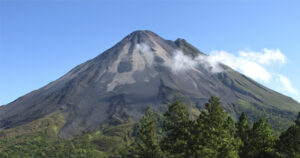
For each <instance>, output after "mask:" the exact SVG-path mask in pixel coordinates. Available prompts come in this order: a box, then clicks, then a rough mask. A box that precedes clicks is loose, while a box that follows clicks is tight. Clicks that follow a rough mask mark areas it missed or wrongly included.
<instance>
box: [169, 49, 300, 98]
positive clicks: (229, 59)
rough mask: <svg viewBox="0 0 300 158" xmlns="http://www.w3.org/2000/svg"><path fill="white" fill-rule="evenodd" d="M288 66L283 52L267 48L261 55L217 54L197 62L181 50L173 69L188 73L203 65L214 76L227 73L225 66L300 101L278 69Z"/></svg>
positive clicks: (295, 91)
mask: <svg viewBox="0 0 300 158" xmlns="http://www.w3.org/2000/svg"><path fill="white" fill-rule="evenodd" d="M286 62H287V59H286V57H285V56H284V54H283V53H282V52H281V51H280V50H279V49H267V48H264V49H262V51H258V52H254V51H249V50H246V51H239V52H238V53H237V54H236V55H235V54H232V53H229V52H226V51H223V50H220V51H218V50H215V51H212V52H211V53H210V55H209V56H205V55H199V56H197V57H195V58H194V59H193V58H191V57H190V56H186V55H184V53H183V52H182V51H180V50H179V51H175V52H174V56H173V65H172V69H173V70H175V71H177V72H178V71H184V70H188V69H193V68H194V67H195V66H197V65H198V64H201V65H202V66H203V67H204V68H206V69H207V70H208V71H210V72H211V73H220V72H223V71H224V69H223V68H222V66H221V65H220V63H223V64H225V65H227V66H229V67H231V68H232V69H234V70H236V71H239V72H241V73H243V74H245V75H246V76H248V77H250V78H252V79H254V80H256V81H261V82H263V83H265V84H266V85H269V87H270V88H275V89H277V90H279V91H280V92H282V93H287V94H290V95H291V96H292V97H293V98H295V99H297V98H298V100H299V99H300V94H299V91H298V90H297V89H296V88H294V87H293V86H292V83H291V82H290V80H289V79H288V78H287V77H286V76H283V75H280V74H279V73H278V70H277V69H275V68H276V66H277V65H281V64H285V63H286ZM278 83H279V84H278ZM277 86H279V87H277ZM276 87H277V88H276Z"/></svg>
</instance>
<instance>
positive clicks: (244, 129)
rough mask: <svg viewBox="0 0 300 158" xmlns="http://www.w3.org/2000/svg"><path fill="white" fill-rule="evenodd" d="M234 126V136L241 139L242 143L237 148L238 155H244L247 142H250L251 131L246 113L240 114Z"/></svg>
mask: <svg viewBox="0 0 300 158" xmlns="http://www.w3.org/2000/svg"><path fill="white" fill-rule="evenodd" d="M236 128H237V133H236V136H237V137H238V138H240V139H241V141H242V144H241V145H240V148H239V156H240V157H246V153H247V151H248V146H249V142H250V140H249V134H250V131H251V128H250V126H249V124H248V121H247V116H246V113H244V112H243V113H242V114H241V116H240V118H239V121H238V123H237V124H236Z"/></svg>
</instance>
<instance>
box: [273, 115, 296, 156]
mask: <svg viewBox="0 0 300 158" xmlns="http://www.w3.org/2000/svg"><path fill="white" fill-rule="evenodd" d="M276 148H277V150H278V152H279V153H280V155H281V156H282V157H286V158H299V157H300V112H299V113H298V117H297V119H296V121H295V124H293V125H291V126H290V127H289V128H288V129H287V130H286V131H284V132H282V133H281V135H280V137H279V140H278V141H277V143H276Z"/></svg>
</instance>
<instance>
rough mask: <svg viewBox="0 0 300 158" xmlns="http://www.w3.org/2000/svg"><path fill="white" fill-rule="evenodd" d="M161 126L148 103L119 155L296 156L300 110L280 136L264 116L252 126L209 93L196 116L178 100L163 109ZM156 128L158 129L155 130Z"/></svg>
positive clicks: (299, 150)
mask: <svg viewBox="0 0 300 158" xmlns="http://www.w3.org/2000/svg"><path fill="white" fill-rule="evenodd" d="M161 126H162V127H161V129H160V128H159V127H160V125H158V121H157V119H156V117H155V115H154V113H153V112H152V111H151V109H150V108H148V109H147V111H146V113H145V115H144V116H143V118H142V119H141V120H140V122H139V123H138V126H137V137H136V140H135V142H134V143H133V145H131V146H130V147H128V148H126V149H125V150H123V151H122V152H121V153H120V155H119V156H120V157H136V158H238V157H240V158H300V113H299V114H298V117H297V119H296V121H295V123H294V124H293V125H291V126H290V127H289V128H288V129H287V130H286V131H284V132H282V133H281V135H280V137H279V138H276V137H275V136H274V131H273V129H272V128H271V126H270V125H269V124H268V123H267V122H266V120H265V119H264V118H261V119H259V120H258V121H257V122H255V123H254V124H253V125H252V126H251V125H249V123H248V122H247V117H246V114H245V113H242V114H241V116H240V118H239V120H238V122H237V123H235V122H234V121H233V119H232V118H231V117H230V115H229V114H228V113H227V112H226V111H225V110H224V109H223V107H222V106H221V103H220V100H219V99H218V98H217V97H214V96H212V97H211V98H210V99H209V100H208V102H207V103H206V104H205V110H204V111H202V112H201V113H200V115H199V116H198V118H197V119H196V120H192V119H190V117H189V113H188V112H187V110H186V108H185V106H184V104H183V103H181V102H180V101H176V102H174V103H173V104H171V105H170V106H169V108H168V110H167V112H166V113H165V114H164V119H163V121H162V125H161ZM158 133H159V134H158Z"/></svg>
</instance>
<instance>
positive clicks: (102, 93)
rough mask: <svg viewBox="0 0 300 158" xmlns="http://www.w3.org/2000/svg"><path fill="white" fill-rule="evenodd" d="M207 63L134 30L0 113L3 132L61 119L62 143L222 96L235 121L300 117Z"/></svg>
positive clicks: (279, 98) (291, 105)
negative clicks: (172, 105) (54, 116)
mask: <svg viewBox="0 0 300 158" xmlns="http://www.w3.org/2000/svg"><path fill="white" fill-rule="evenodd" d="M206 57H207V56H206V55H205V54H203V53H202V52H200V51H199V50H197V49H196V48H195V47H193V46H192V45H190V44H188V43H187V42H186V41H185V40H182V39H178V40H176V41H169V40H164V39H162V38H161V37H159V36H158V35H156V34H154V33H153V32H150V31H135V32H133V33H131V34H130V35H128V36H127V37H125V38H124V39H123V40H122V41H120V42H119V43H117V44H116V45H115V46H113V47H112V48H110V49H108V50H107V51H105V52H104V53H102V54H100V55H99V56H97V57H96V58H94V59H92V60H89V61H87V62H85V63H83V64H81V65H78V66H77V67H75V68H74V69H72V70H71V71H70V72H68V73H67V74H66V75H64V76H63V77H61V78H60V79H58V80H56V81H54V82H52V83H50V84H48V85H47V86H45V87H43V88H41V89H39V90H36V91H33V92H31V93H29V94H27V95H25V96H23V97H21V98H19V99H17V100H16V101H14V102H12V103H10V104H7V105H5V106H2V107H0V127H1V128H12V127H16V126H18V125H23V124H26V123H29V122H31V121H33V120H36V119H38V118H41V117H43V116H45V115H47V114H49V113H53V112H61V113H62V114H63V115H64V117H65V119H66V123H65V125H64V126H63V127H62V128H61V129H60V130H59V136H60V137H70V136H73V135H77V134H80V133H81V132H83V131H93V130H96V129H99V128H100V127H101V125H102V124H104V123H111V124H114V123H123V122H126V121H128V120H137V119H139V118H140V117H141V116H142V114H143V113H144V110H145V109H146V107H147V106H150V107H151V108H152V109H154V110H158V111H164V110H165V109H166V104H167V103H169V102H170V101H174V100H175V99H181V100H183V101H184V102H186V103H193V104H194V106H193V105H191V106H190V107H191V108H194V107H198V108H201V107H202V105H203V103H204V102H205V101H207V99H208V98H209V97H210V96H211V95H216V96H218V97H220V98H221V101H222V102H223V103H224V108H225V109H226V110H227V111H229V112H230V113H231V114H232V115H233V116H234V117H236V116H237V115H239V114H240V113H241V112H242V111H246V112H247V113H248V114H249V115H250V118H251V119H256V118H258V117H260V116H265V117H267V118H268V119H269V121H271V122H272V123H273V125H274V126H279V127H284V125H283V126H282V125H281V124H280V121H281V122H284V123H287V124H288V122H289V121H290V120H293V119H294V117H295V112H296V111H300V105H299V103H297V102H296V101H294V100H293V99H291V98H289V97H286V96H283V95H281V94H279V93H277V92H274V91H272V90H270V89H267V88H266V87H264V86H262V85H260V84H258V83H256V82H255V81H253V80H251V79H249V78H247V77H246V76H244V75H242V74H239V73H238V72H236V71H234V70H232V69H230V68H229V67H227V66H225V65H222V64H220V67H219V68H221V69H222V70H217V71H215V70H214V68H213V67H210V65H209V64H208V63H207V62H205V59H206ZM196 58H197V59H198V60H193V59H196ZM200 59H201V60H200ZM198 62H199V63H200V64H199V63H198Z"/></svg>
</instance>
